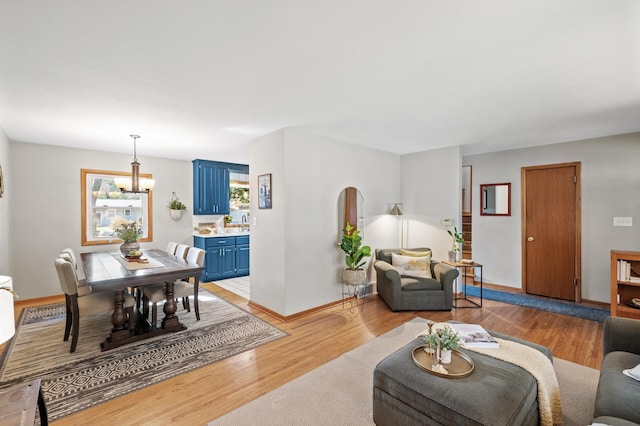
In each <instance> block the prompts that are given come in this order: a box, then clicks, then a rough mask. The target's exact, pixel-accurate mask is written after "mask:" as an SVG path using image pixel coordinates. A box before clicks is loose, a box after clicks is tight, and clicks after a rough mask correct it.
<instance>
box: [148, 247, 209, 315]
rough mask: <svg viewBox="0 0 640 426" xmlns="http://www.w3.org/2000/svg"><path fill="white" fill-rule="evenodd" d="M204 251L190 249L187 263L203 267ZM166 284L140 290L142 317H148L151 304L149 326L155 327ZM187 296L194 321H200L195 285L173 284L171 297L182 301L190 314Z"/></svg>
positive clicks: (187, 283)
mask: <svg viewBox="0 0 640 426" xmlns="http://www.w3.org/2000/svg"><path fill="white" fill-rule="evenodd" d="M204 256H205V251H204V250H202V249H199V248H197V247H191V248H190V249H189V252H188V253H187V261H189V262H190V263H196V264H197V265H199V266H203V265H204ZM165 289H166V284H165V283H157V284H149V285H145V286H144V287H143V288H142V293H143V294H144V300H145V302H144V304H145V305H144V315H145V316H146V317H147V318H148V317H149V302H151V303H152V307H151V324H152V326H153V327H157V321H158V303H159V302H162V301H163V300H166V298H167V296H166V293H165ZM189 296H193V306H194V310H195V314H196V320H198V321H200V307H199V305H198V292H197V291H195V285H194V284H193V283H191V282H189V281H183V280H178V281H176V282H174V283H173V297H174V299H182V305H183V307H184V308H185V309H186V310H187V312H191V307H190V304H189Z"/></svg>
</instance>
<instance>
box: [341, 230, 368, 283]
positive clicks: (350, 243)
mask: <svg viewBox="0 0 640 426" xmlns="http://www.w3.org/2000/svg"><path fill="white" fill-rule="evenodd" d="M340 248H341V249H342V251H343V252H344V253H345V256H344V261H345V264H346V265H347V267H346V268H345V269H344V270H343V271H342V281H343V282H344V283H345V284H349V285H363V284H366V281H367V271H365V270H364V269H363V268H362V267H363V266H364V265H365V264H366V263H367V259H366V258H367V257H369V256H371V247H369V246H363V245H362V237H361V236H360V231H359V230H357V229H355V228H354V227H353V226H351V224H350V223H349V222H347V226H346V227H345V228H344V230H343V235H342V242H341V243H340Z"/></svg>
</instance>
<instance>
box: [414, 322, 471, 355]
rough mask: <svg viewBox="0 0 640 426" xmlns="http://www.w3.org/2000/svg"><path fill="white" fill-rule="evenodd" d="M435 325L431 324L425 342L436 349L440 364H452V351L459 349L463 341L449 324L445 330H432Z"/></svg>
mask: <svg viewBox="0 0 640 426" xmlns="http://www.w3.org/2000/svg"><path fill="white" fill-rule="evenodd" d="M432 326H433V324H431V323H430V324H429V334H425V335H424V336H423V338H424V341H425V342H426V343H428V344H429V346H430V347H432V348H436V359H437V360H438V363H442V364H449V363H450V362H451V350H452V349H458V348H459V347H460V344H461V343H462V341H461V340H460V336H459V335H458V333H456V332H455V331H454V330H453V329H452V328H451V327H450V326H449V325H448V324H445V326H444V327H443V328H438V329H437V330H432Z"/></svg>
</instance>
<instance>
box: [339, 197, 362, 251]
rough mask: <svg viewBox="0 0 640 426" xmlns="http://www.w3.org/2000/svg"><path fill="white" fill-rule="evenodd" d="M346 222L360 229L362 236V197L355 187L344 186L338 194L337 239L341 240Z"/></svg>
mask: <svg viewBox="0 0 640 426" xmlns="http://www.w3.org/2000/svg"><path fill="white" fill-rule="evenodd" d="M347 222H349V224H351V226H353V227H354V228H356V229H357V230H359V231H360V236H361V237H362V238H364V197H363V196H362V193H361V192H360V191H358V189H357V188H354V187H352V186H350V187H348V188H345V189H343V190H342V192H340V195H339V196H338V241H342V233H343V229H344V228H345V227H346V226H347Z"/></svg>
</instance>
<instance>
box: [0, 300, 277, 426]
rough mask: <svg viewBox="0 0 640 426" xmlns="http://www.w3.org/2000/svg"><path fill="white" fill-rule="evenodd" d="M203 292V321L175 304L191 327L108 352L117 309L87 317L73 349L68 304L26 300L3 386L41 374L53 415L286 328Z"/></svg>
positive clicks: (1, 372)
mask: <svg viewBox="0 0 640 426" xmlns="http://www.w3.org/2000/svg"><path fill="white" fill-rule="evenodd" d="M198 300H199V302H200V318H201V320H200V321H196V319H195V314H194V312H193V309H192V311H191V312H187V311H185V310H183V309H182V306H179V309H178V311H177V312H176V314H177V315H178V316H179V318H180V321H181V322H182V323H183V324H185V325H186V326H187V329H186V330H184V331H181V332H177V333H170V334H165V335H162V336H157V337H154V338H151V339H147V340H141V341H139V342H135V343H131V344H128V345H125V346H122V347H119V348H116V349H112V350H109V351H106V352H101V351H100V342H102V341H103V340H104V338H105V337H106V336H107V335H108V334H109V331H110V330H111V322H110V318H111V313H105V314H100V315H94V316H91V317H84V318H81V319H80V332H79V339H78V346H77V348H76V352H74V353H69V348H70V343H71V341H70V340H71V339H69V341H67V342H63V341H62V337H63V335H64V324H65V309H64V304H62V303H57V304H51V305H44V306H38V307H33V308H27V309H25V310H24V311H23V313H22V315H21V317H20V319H19V320H18V324H17V329H16V336H15V337H14V339H13V342H12V343H11V345H10V346H8V347H7V349H6V351H5V354H4V357H3V359H2V365H1V366H0V386H2V387H5V386H10V385H11V384H13V383H21V382H27V381H30V380H33V379H35V378H40V379H42V389H43V391H44V397H45V400H46V403H47V410H48V414H49V420H51V421H53V420H56V419H60V418H61V417H64V416H68V415H70V414H73V413H75V412H78V411H81V410H84V409H87V408H90V407H92V406H94V405H97V404H100V403H103V402H106V401H109V400H111V399H113V398H117V397H119V396H121V395H124V394H127V393H130V392H133V391H136V390H139V389H141V388H144V387H145V386H149V385H151V384H155V383H158V382H160V381H162V380H166V379H168V378H171V377H174V376H177V375H179V374H182V373H185V372H187V371H190V370H194V369H196V368H199V367H202V366H204V365H207V364H210V363H213V362H215V361H219V360H221V359H224V358H227V357H230V356H233V355H236V354H239V353H241V352H244V351H247V350H250V349H253V348H256V347H258V346H260V345H263V344H265V343H268V342H271V341H273V340H276V339H279V338H281V337H284V336H287V335H288V334H287V333H285V332H284V331H282V330H280V329H278V328H276V327H273V326H272V325H270V324H268V323H266V322H265V321H262V320H261V319H259V318H257V317H255V316H254V315H251V314H250V313H248V312H246V311H244V310H242V309H240V308H238V307H236V306H235V305H232V304H231V303H229V302H227V301H225V300H224V299H221V298H219V297H217V296H214V295H213V294H211V293H210V292H208V291H206V290H205V289H201V290H200V293H199V295H198ZM160 309H161V307H160Z"/></svg>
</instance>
